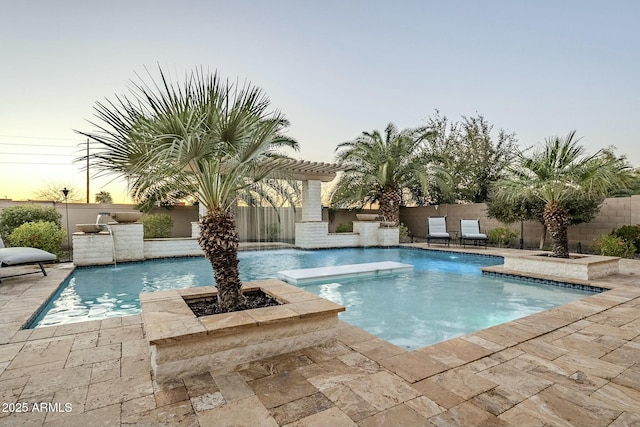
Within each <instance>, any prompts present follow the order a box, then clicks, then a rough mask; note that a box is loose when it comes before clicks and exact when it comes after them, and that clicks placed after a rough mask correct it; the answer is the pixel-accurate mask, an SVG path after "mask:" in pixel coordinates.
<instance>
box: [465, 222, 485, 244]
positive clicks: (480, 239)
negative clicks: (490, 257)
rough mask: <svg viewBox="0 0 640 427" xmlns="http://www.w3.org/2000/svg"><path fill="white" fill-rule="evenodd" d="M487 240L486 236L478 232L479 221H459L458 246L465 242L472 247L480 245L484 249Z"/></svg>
mask: <svg viewBox="0 0 640 427" xmlns="http://www.w3.org/2000/svg"><path fill="white" fill-rule="evenodd" d="M488 240H489V238H488V237H487V235H486V234H484V233H481V232H480V220H479V219H461V220H460V244H461V245H462V246H464V245H465V243H467V242H472V243H473V244H474V245H478V246H480V245H482V246H484V247H485V248H486V247H487V241H488Z"/></svg>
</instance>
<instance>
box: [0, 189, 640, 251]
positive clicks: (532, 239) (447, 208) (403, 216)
mask: <svg viewBox="0 0 640 427" xmlns="http://www.w3.org/2000/svg"><path fill="white" fill-rule="evenodd" d="M29 204H35V205H39V206H53V207H55V208H56V209H57V210H58V212H60V213H61V214H62V226H63V228H66V224H67V222H66V212H67V211H68V213H69V228H70V229H71V232H74V231H77V229H76V227H75V224H92V223H94V222H95V221H96V217H97V215H98V213H99V212H130V211H135V207H134V206H133V205H128V204H95V203H91V204H84V203H69V204H68V205H67V206H65V204H64V203H54V202H32V201H28V202H16V201H12V200H7V199H0V211H1V210H2V209H4V208H7V207H10V206H15V205H29ZM360 212H361V213H376V212H377V210H371V209H364V210H362V211H360ZM486 212H487V205H486V204H484V203H475V204H464V205H457V204H450V205H448V204H444V205H439V206H420V207H408V208H401V209H400V221H401V222H402V223H403V224H404V225H405V226H407V227H408V228H409V231H410V233H411V236H413V238H414V240H416V241H422V240H424V239H425V236H426V234H427V218H428V217H429V216H443V215H446V216H447V229H448V231H449V232H451V233H455V232H458V231H459V230H460V219H476V218H479V219H480V227H481V230H482V231H483V232H487V231H489V230H491V229H493V228H496V227H508V228H511V229H512V230H514V231H515V232H517V233H518V234H519V233H520V223H514V224H509V225H505V224H503V223H501V222H499V221H497V220H495V219H492V218H489V217H487V213H486ZM151 213H167V214H169V215H171V216H172V217H173V219H174V226H173V230H172V236H171V237H191V222H193V221H198V207H197V206H175V207H173V208H171V209H164V208H154V209H153V210H152V211H151ZM278 214H279V217H280V219H281V222H280V228H281V231H282V234H281V237H282V238H284V239H288V240H293V237H294V230H295V222H300V221H301V219H302V210H301V209H296V211H295V212H294V210H293V209H291V208H281V209H279V212H278ZM278 214H276V212H275V211H274V210H273V209H271V208H261V209H250V208H244V207H238V208H237V211H236V223H237V225H238V229H239V233H240V240H241V241H255V240H262V238H261V236H260V233H261V229H262V228H264V226H265V225H269V224H276V223H278ZM108 220H110V219H109V218H105V219H103V221H108ZM322 220H323V221H325V222H329V232H330V233H333V232H335V229H336V227H337V226H338V225H339V224H341V223H346V222H350V221H356V220H357V219H356V212H353V211H346V210H336V211H333V212H330V211H329V209H327V208H323V210H322ZM636 224H640V195H637V196H631V197H620V198H610V199H606V200H605V202H604V203H603V205H602V207H601V210H600V212H599V213H598V215H597V216H596V218H595V219H594V220H593V221H591V222H590V223H588V224H580V225H574V226H570V227H569V243H570V249H571V250H572V251H575V250H576V247H577V245H578V243H580V245H581V246H582V247H583V248H584V249H586V248H588V247H589V246H590V245H591V244H592V243H593V240H594V239H595V238H597V237H599V236H601V235H602V234H606V233H610V232H611V231H612V230H614V229H616V228H619V227H621V226H623V225H636ZM523 226H524V241H525V245H526V247H528V248H537V247H538V245H539V242H540V237H541V234H542V230H543V228H542V225H541V224H539V223H537V222H528V221H527V222H524V224H523ZM547 243H550V241H549V239H548V236H547ZM65 245H66V241H65Z"/></svg>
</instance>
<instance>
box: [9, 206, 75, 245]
mask: <svg viewBox="0 0 640 427" xmlns="http://www.w3.org/2000/svg"><path fill="white" fill-rule="evenodd" d="M61 221H62V214H60V213H59V212H58V211H57V210H56V209H55V208H53V207H42V206H35V205H21V206H11V207H9V208H4V209H3V210H2V212H0V236H2V238H3V239H5V240H7V241H8V240H9V236H10V235H11V233H13V231H14V230H15V229H16V228H18V227H20V226H21V225H22V224H26V223H27V222H52V223H54V224H55V225H57V227H58V228H62V222H61Z"/></svg>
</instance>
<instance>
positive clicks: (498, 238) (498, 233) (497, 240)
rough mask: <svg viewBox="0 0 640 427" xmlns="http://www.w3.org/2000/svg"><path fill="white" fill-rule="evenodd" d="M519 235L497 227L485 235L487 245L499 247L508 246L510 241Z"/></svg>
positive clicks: (508, 229)
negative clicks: (487, 240) (487, 241)
mask: <svg viewBox="0 0 640 427" xmlns="http://www.w3.org/2000/svg"><path fill="white" fill-rule="evenodd" d="M518 236H519V234H518V233H516V232H515V231H513V230H511V229H510V228H504V227H498V228H494V229H493V230H490V231H489V233H488V234H487V237H488V238H489V243H493V244H495V245H498V246H499V247H501V248H502V247H504V246H510V245H511V241H512V240H513V239H515V238H516V237H518Z"/></svg>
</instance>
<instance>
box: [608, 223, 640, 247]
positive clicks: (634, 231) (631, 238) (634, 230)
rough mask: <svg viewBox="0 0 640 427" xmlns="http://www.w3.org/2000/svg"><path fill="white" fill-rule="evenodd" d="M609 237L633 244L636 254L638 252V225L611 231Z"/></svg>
mask: <svg viewBox="0 0 640 427" xmlns="http://www.w3.org/2000/svg"><path fill="white" fill-rule="evenodd" d="M611 235H612V236H616V237H620V238H621V239H623V240H624V241H626V242H629V243H633V245H634V246H635V247H636V253H638V251H640V225H623V226H622V227H620V228H618V229H616V230H613V232H612V233H611Z"/></svg>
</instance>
